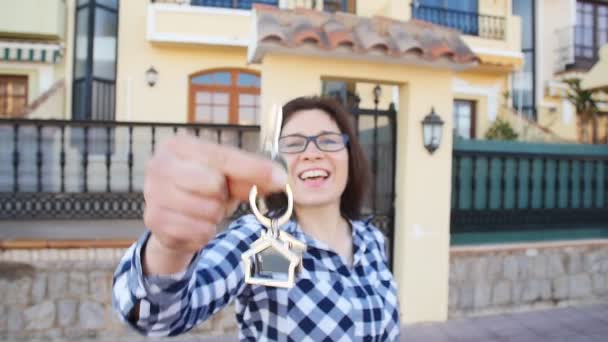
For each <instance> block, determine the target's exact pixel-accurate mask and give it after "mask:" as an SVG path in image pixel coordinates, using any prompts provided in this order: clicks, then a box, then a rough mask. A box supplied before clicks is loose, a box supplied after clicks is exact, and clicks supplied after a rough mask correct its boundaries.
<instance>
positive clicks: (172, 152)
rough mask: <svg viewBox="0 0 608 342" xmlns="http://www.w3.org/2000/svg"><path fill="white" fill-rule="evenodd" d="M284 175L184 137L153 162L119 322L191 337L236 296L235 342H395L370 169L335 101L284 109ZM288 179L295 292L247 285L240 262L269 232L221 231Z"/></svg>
mask: <svg viewBox="0 0 608 342" xmlns="http://www.w3.org/2000/svg"><path fill="white" fill-rule="evenodd" d="M283 116H284V121H283V128H282V132H281V138H280V140H279V152H280V153H281V155H282V157H283V158H284V159H285V161H286V162H287V166H288V167H287V170H288V171H287V174H285V171H284V169H283V168H282V167H280V166H278V165H275V163H273V162H271V161H269V160H265V159H262V158H261V157H258V156H254V155H252V154H248V153H246V152H243V151H238V150H234V149H230V148H227V147H225V146H219V145H215V144H211V143H204V142H201V141H199V140H195V139H193V138H188V137H183V136H182V137H176V138H174V139H172V140H169V141H168V142H167V143H166V144H164V145H163V146H162V147H161V148H159V150H158V151H157V152H156V154H155V155H154V157H153V158H152V159H151V161H150V163H149V166H148V169H147V173H146V181H145V186H144V196H145V199H146V210H145V214H144V222H145V224H146V226H147V227H148V228H149V232H146V233H145V234H144V235H143V236H142V237H141V238H140V239H139V241H138V242H137V243H136V244H134V245H133V246H132V247H131V248H130V249H129V250H128V251H127V253H126V255H125V256H124V257H123V259H122V260H121V262H120V264H119V266H118V268H117V270H116V273H115V276H114V289H113V298H114V300H113V302H114V307H115V308H116V309H117V311H118V312H119V313H120V315H121V317H122V318H123V320H125V321H126V322H128V323H129V324H130V325H131V326H132V327H133V328H135V329H137V330H138V331H140V332H141V333H143V334H147V335H176V334H180V333H183V332H186V331H188V330H190V329H191V328H192V327H193V326H194V325H195V324H198V323H200V322H202V321H204V320H206V319H208V318H209V317H211V316H212V315H213V314H214V313H216V312H218V311H219V310H221V309H222V308H223V307H224V306H226V305H228V304H229V303H230V302H232V300H236V319H237V321H238V324H239V327H240V332H239V337H240V339H241V340H246V341H260V340H264V341H267V340H270V341H276V340H280V341H300V340H306V341H363V340H365V341H368V340H369V341H395V340H398V339H399V312H398V302H397V293H396V287H395V282H394V280H393V276H392V274H391V272H390V271H389V269H388V264H387V256H386V251H385V250H386V249H385V241H384V236H383V235H382V234H381V233H380V231H379V230H378V229H376V228H375V227H373V226H372V225H371V224H370V223H369V222H367V221H361V220H359V214H360V210H361V206H362V203H363V198H364V193H365V189H366V184H367V179H368V168H367V163H366V160H365V157H364V154H363V151H362V149H361V146H360V145H359V142H358V141H357V137H356V136H355V134H354V129H353V127H352V125H351V121H350V118H349V114H348V113H347V112H346V111H345V110H344V109H343V108H342V107H341V106H340V105H339V104H337V103H336V102H335V101H333V100H330V99H322V98H297V99H295V100H292V101H291V102H289V103H287V104H286V105H285V106H284V108H283ZM286 182H289V184H290V186H291V188H292V190H293V194H294V211H295V215H294V217H295V219H293V220H291V221H290V222H289V223H287V224H286V225H285V226H283V227H282V229H283V230H285V231H287V232H288V233H290V234H291V235H293V236H294V237H295V238H297V239H298V240H301V241H302V242H304V243H306V245H307V250H306V252H305V253H304V254H303V257H302V266H303V267H302V270H301V271H300V273H299V274H298V275H297V279H296V284H295V286H294V287H293V288H290V289H286V288H275V287H266V286H260V285H249V284H246V283H245V282H244V270H243V265H242V264H243V263H242V262H241V255H242V254H243V253H245V252H246V251H247V250H248V249H249V247H250V245H251V244H252V242H253V241H255V240H257V239H258V238H259V237H260V234H261V233H262V232H263V231H264V229H265V228H263V227H262V226H261V224H260V223H259V222H258V221H257V220H256V219H255V217H254V216H253V215H246V216H244V217H241V218H239V219H237V220H236V221H234V222H233V223H232V224H231V225H230V227H229V228H228V229H227V230H226V231H224V232H222V233H221V234H219V235H217V236H215V237H213V236H214V235H215V229H216V225H217V224H218V223H219V222H220V221H221V220H222V219H223V218H225V217H226V216H227V213H229V212H230V209H231V208H234V204H235V203H238V202H239V201H241V200H245V199H247V196H248V193H249V189H250V188H251V186H252V185H253V184H256V185H258V188H259V189H260V191H264V192H265V193H271V192H276V190H280V189H283V188H284V186H285V183H286Z"/></svg>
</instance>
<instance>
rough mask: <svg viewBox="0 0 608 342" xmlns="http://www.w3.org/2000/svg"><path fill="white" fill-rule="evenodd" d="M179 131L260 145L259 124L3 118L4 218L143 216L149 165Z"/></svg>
mask: <svg viewBox="0 0 608 342" xmlns="http://www.w3.org/2000/svg"><path fill="white" fill-rule="evenodd" d="M178 132H190V133H191V134H193V135H195V136H198V137H199V138H201V139H207V140H211V141H215V142H218V143H221V144H226V145H232V146H235V147H239V148H242V149H245V150H248V151H255V150H256V149H257V148H258V139H259V126H236V125H202V124H173V123H145V122H99V121H63V120H17V119H14V120H11V119H8V120H0V147H1V148H0V219H17V220H18V219H53V218H80V219H90V218H141V214H142V208H143V196H142V194H141V191H142V188H143V179H144V170H145V165H146V162H147V160H148V159H149V158H150V156H151V155H152V153H153V152H154V150H155V148H156V146H158V144H159V142H161V141H162V140H164V139H166V138H167V137H170V136H172V135H174V134H177V133H178Z"/></svg>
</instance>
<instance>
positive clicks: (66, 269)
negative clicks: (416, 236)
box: [0, 242, 608, 341]
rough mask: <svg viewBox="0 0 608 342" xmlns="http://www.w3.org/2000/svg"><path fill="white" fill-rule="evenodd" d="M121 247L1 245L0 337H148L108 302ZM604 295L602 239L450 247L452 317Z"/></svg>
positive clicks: (607, 280) (195, 335)
mask: <svg viewBox="0 0 608 342" xmlns="http://www.w3.org/2000/svg"><path fill="white" fill-rule="evenodd" d="M123 253H124V249H122V248H118V249H109V248H105V249H104V248H98V249H41V250H4V251H2V250H0V341H19V340H21V341H31V340H36V339H39V340H47V341H48V340H56V341H83V340H96V341H142V340H146V339H144V338H142V337H141V336H139V335H137V334H136V333H134V332H132V331H131V330H130V329H129V328H127V327H125V326H124V325H123V323H122V322H120V321H119V320H118V318H117V316H116V314H115V313H114V312H113V311H112V309H111V284H112V273H113V272H114V268H115V267H116V265H117V264H118V261H119V259H120V257H121V256H122V255H123ZM602 300H608V242H593V243H591V242H579V243H561V244H542V245H527V246H525V245H515V246H511V247H504V246H503V247H500V246H488V247H468V248H462V247H458V248H452V251H451V261H450V293H449V316H450V317H451V318H454V317H463V316H473V315H481V314H490V313H498V312H506V311H521V310H529V309H535V308H546V307H553V306H566V305H577V304H586V303H594V302H599V301H602ZM236 329H237V327H236V322H235V318H234V309H233V307H228V308H226V309H225V310H224V311H222V312H220V313H219V314H217V315H215V317H213V318H212V319H210V320H209V321H207V322H205V323H203V324H201V325H199V326H198V327H196V328H195V330H193V331H192V332H190V333H188V334H185V335H184V336H182V337H180V338H177V339H176V338H173V339H170V341H194V340H196V341H206V340H208V338H209V337H210V336H211V337H212V336H220V335H223V336H225V334H228V335H231V336H232V338H234V335H235V334H236V331H237V330H236ZM220 340H225V337H222V338H220ZM156 341H158V339H156Z"/></svg>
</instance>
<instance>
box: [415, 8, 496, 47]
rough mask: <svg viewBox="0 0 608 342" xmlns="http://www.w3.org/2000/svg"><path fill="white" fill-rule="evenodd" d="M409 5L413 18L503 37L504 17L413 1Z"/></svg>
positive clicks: (487, 36) (462, 30) (473, 34)
mask: <svg viewBox="0 0 608 342" xmlns="http://www.w3.org/2000/svg"><path fill="white" fill-rule="evenodd" d="M411 6H412V17H413V18H416V19H420V20H424V21H428V22H431V23H434V24H437V25H441V26H445V27H449V28H453V29H456V30H459V31H461V32H462V33H463V34H467V35H471V36H479V37H483V38H490V39H504V38H505V18H504V17H500V16H494V15H484V14H479V13H477V12H467V11H459V10H453V9H448V8H443V7H435V6H426V5H422V4H419V3H417V2H415V1H414V2H413V3H412V5H411Z"/></svg>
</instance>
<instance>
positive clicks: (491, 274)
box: [448, 240, 608, 318]
mask: <svg viewBox="0 0 608 342" xmlns="http://www.w3.org/2000/svg"><path fill="white" fill-rule="evenodd" d="M448 296H449V298H448V299H449V300H448V302H449V309H448V316H449V317H450V318H459V317H469V316H478V315H486V314H496V313H504V312H517V311H523V310H529V309H541V308H551V307H563V306H572V305H579V304H593V303H601V302H606V300H608V242H606V241H600V240H595V241H572V242H560V243H536V244H527V245H523V244H520V245H505V246H500V245H494V246H488V247H481V246H471V247H456V248H452V250H451V253H450V276H449V294H448Z"/></svg>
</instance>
